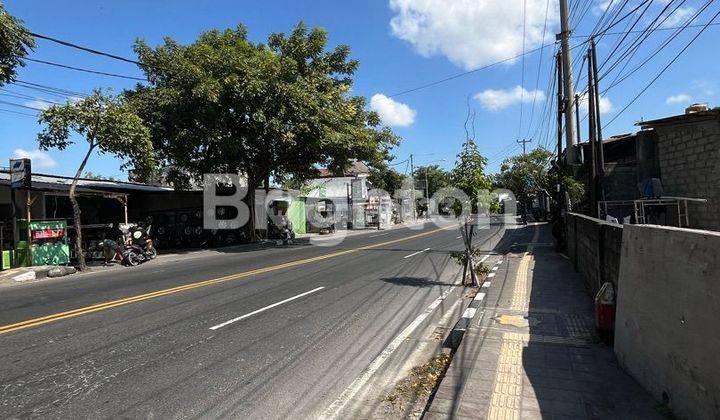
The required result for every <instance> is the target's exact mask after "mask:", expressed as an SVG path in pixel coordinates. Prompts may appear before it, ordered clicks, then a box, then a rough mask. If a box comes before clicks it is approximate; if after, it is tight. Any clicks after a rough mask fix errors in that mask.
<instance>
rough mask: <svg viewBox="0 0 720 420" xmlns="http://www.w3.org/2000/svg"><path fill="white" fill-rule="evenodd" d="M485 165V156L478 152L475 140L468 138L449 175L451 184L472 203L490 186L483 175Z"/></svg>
mask: <svg viewBox="0 0 720 420" xmlns="http://www.w3.org/2000/svg"><path fill="white" fill-rule="evenodd" d="M485 165H487V158H485V157H484V156H483V155H481V154H480V151H479V150H478V147H477V144H476V143H475V141H474V140H473V139H471V138H468V139H467V140H466V141H465V143H463V145H462V149H461V150H460V153H458V155H457V160H456V161H455V167H454V168H453V170H452V171H451V172H450V177H451V179H452V183H453V186H455V187H457V188H459V189H461V190H463V192H465V194H467V195H468V197H470V199H471V200H472V201H473V203H477V202H478V200H479V199H480V196H481V195H482V194H483V193H484V192H485V191H487V190H489V189H490V187H491V186H492V183H491V182H490V179H489V178H488V177H487V176H486V175H485Z"/></svg>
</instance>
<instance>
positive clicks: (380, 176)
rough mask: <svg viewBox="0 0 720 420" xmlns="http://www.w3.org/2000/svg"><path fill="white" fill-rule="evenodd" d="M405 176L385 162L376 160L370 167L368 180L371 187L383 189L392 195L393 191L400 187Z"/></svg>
mask: <svg viewBox="0 0 720 420" xmlns="http://www.w3.org/2000/svg"><path fill="white" fill-rule="evenodd" d="M405 178H406V177H405V175H403V174H401V173H400V172H398V171H397V170H395V168H392V167H391V166H390V165H388V164H387V162H378V163H376V164H375V165H373V166H372V167H371V168H370V176H369V177H368V180H369V181H370V182H371V183H372V185H373V188H378V189H381V190H385V191H387V192H388V193H389V194H390V196H391V197H393V196H394V194H395V191H396V190H399V189H400V188H401V187H402V183H403V180H404V179H405Z"/></svg>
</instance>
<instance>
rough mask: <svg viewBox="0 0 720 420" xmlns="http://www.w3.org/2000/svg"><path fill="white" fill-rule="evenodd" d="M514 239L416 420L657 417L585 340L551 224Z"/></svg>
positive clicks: (588, 311)
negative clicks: (424, 410) (435, 389)
mask: <svg viewBox="0 0 720 420" xmlns="http://www.w3.org/2000/svg"><path fill="white" fill-rule="evenodd" d="M515 235H516V237H515V238H514V240H513V241H512V242H514V243H515V245H514V246H511V247H510V249H509V252H507V253H506V254H505V255H504V257H498V258H497V259H496V260H494V261H493V260H491V261H488V264H489V265H491V266H492V265H493V264H495V267H496V268H494V270H495V271H493V273H494V274H492V273H491V277H490V278H488V279H487V281H486V282H485V284H484V285H483V286H484V287H483V288H482V289H481V290H480V293H478V299H479V300H482V302H481V305H480V308H479V309H478V310H477V312H476V314H475V316H474V318H473V319H472V322H471V323H470V326H469V327H468V329H467V331H466V333H465V335H464V338H463V341H462V342H461V344H460V347H459V348H458V350H457V352H456V354H455V356H454V358H453V360H452V362H451V364H450V367H449V368H448V371H447V373H446V375H445V377H444V378H443V380H442V382H441V384H440V387H439V388H438V390H437V392H436V394H435V396H434V399H433V401H432V403H431V405H430V407H429V408H428V411H427V413H426V414H425V416H424V418H426V419H447V418H475V419H477V418H488V419H540V418H553V419H555V418H575V419H577V418H580V419H600V418H633V419H653V418H658V419H661V418H663V416H661V415H660V412H659V411H658V410H657V409H656V407H657V403H656V402H655V401H654V400H653V399H652V398H651V397H650V395H649V394H648V393H647V392H645V391H644V390H643V389H642V388H641V387H640V386H639V385H638V384H637V383H636V382H635V381H634V380H633V379H632V378H631V377H630V376H628V375H627V374H625V373H624V372H623V371H622V370H621V369H620V368H619V367H618V365H617V362H616V360H615V355H614V353H613V351H612V348H610V347H608V346H606V345H604V344H599V343H598V342H597V340H596V338H595V336H594V318H593V304H592V299H591V298H590V296H589V295H588V294H587V292H586V291H585V289H584V286H583V284H584V283H583V281H582V279H581V278H580V277H579V276H580V275H579V274H577V273H575V272H574V271H573V268H572V266H571V264H570V262H569V261H567V260H566V259H565V258H563V257H562V256H561V255H560V254H557V253H556V252H555V251H554V248H553V247H552V245H551V243H552V235H551V233H550V226H548V225H544V224H536V225H534V226H527V227H525V228H522V229H517V230H515Z"/></svg>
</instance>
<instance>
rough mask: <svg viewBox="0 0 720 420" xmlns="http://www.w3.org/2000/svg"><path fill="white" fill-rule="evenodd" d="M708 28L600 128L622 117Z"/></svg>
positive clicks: (715, 16)
mask: <svg viewBox="0 0 720 420" xmlns="http://www.w3.org/2000/svg"><path fill="white" fill-rule="evenodd" d="M718 15H720V11H718V12H717V13H715V15H714V16H713V17H712V19H710V22H714V21H715V19H717V17H718ZM708 26H709V25H706V26H705V27H703V28H702V29H700V31H699V32H698V33H697V34H695V36H694V37H693V38H692V39H691V40H690V41H689V42H688V43H687V45H685V47H683V49H681V50H680V51H679V52H678V53H677V54H676V55H675V57H674V58H673V59H672V60H670V62H669V63H667V64H666V65H665V67H663V68H662V70H660V72H659V73H658V74H657V75H656V76H655V77H654V78H653V79H652V80H650V82H649V83H648V84H647V85H645V87H644V88H643V89H642V90H641V91H640V92H639V93H638V94H637V95H635V97H634V98H633V99H632V100H631V101H630V102H629V103H628V104H627V105H625V106H624V107H623V109H621V110H620V111H619V112H618V113H617V114H615V116H614V117H613V118H612V119H611V120H610V121H608V122H607V123H605V124H604V125H603V127H602V128H603V129H605V127H607V126H609V125H610V124H612V123H613V122H614V121H615V120H617V119H618V117H619V116H620V115H622V113H623V112H625V111H626V110H627V109H628V108H629V107H630V106H631V105H632V104H634V103H635V102H636V101H637V100H638V98H640V96H642V95H643V94H644V93H645V92H646V91H647V90H648V89H649V88H650V86H652V85H653V84H654V83H655V82H656V81H657V80H658V79H659V78H660V76H662V75H663V74H664V73H665V72H666V71H667V70H668V69H669V68H670V66H672V65H673V64H674V63H675V62H676V61H677V60H678V58H680V56H681V55H682V54H683V53H684V52H685V51H686V50H687V49H688V48H690V46H691V45H692V44H693V43H694V42H695V40H696V39H698V38H699V37H700V35H702V33H703V32H705V29H707V28H708Z"/></svg>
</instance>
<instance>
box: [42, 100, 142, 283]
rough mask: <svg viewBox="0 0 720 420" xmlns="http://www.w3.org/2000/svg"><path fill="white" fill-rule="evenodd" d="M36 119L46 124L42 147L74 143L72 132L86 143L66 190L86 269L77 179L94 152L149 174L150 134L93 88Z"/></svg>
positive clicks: (118, 103) (119, 104) (121, 105)
mask: <svg viewBox="0 0 720 420" xmlns="http://www.w3.org/2000/svg"><path fill="white" fill-rule="evenodd" d="M39 122H40V123H41V124H45V128H44V129H43V131H42V132H40V133H39V134H38V142H39V144H40V148H41V149H43V150H48V149H51V148H56V149H60V150H63V149H65V148H67V147H68V146H70V145H71V144H73V143H74V140H73V139H72V138H71V133H72V132H75V133H77V134H79V135H80V136H82V137H84V138H85V140H86V141H87V143H88V148H87V151H86V153H85V157H84V158H83V160H82V162H81V163H80V166H79V167H78V169H77V172H76V173H75V177H74V178H73V181H72V183H71V184H70V192H69V197H70V202H71V203H72V206H73V214H74V223H75V228H76V236H75V251H76V253H77V259H78V265H79V267H80V269H81V270H82V269H84V268H85V257H84V254H83V250H82V230H81V229H80V226H82V220H81V217H82V213H81V211H80V206H79V205H78V202H77V199H76V198H75V188H76V186H77V182H78V178H80V176H81V175H82V173H83V171H84V170H85V165H86V164H87V162H88V159H89V158H90V156H91V155H92V153H93V152H94V151H98V152H99V153H109V154H112V155H113V156H115V157H118V158H120V159H125V160H126V163H125V164H124V165H123V168H128V167H132V168H133V170H134V172H135V173H137V174H144V175H149V174H151V173H152V171H153V169H154V166H155V158H154V156H153V150H152V143H151V142H150V133H149V131H148V129H147V127H145V125H144V124H143V122H142V120H141V119H140V117H138V116H137V115H136V114H135V113H133V111H132V109H131V108H130V107H128V105H127V104H125V103H123V102H122V101H120V100H118V99H117V98H115V97H113V96H109V95H106V94H104V93H103V92H102V91H100V90H95V91H94V92H93V93H92V94H91V95H90V96H88V97H86V98H84V99H83V100H81V101H77V102H71V101H68V102H67V103H65V104H63V105H54V106H52V107H50V108H48V109H47V110H45V111H43V112H42V113H41V114H40V116H39Z"/></svg>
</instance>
